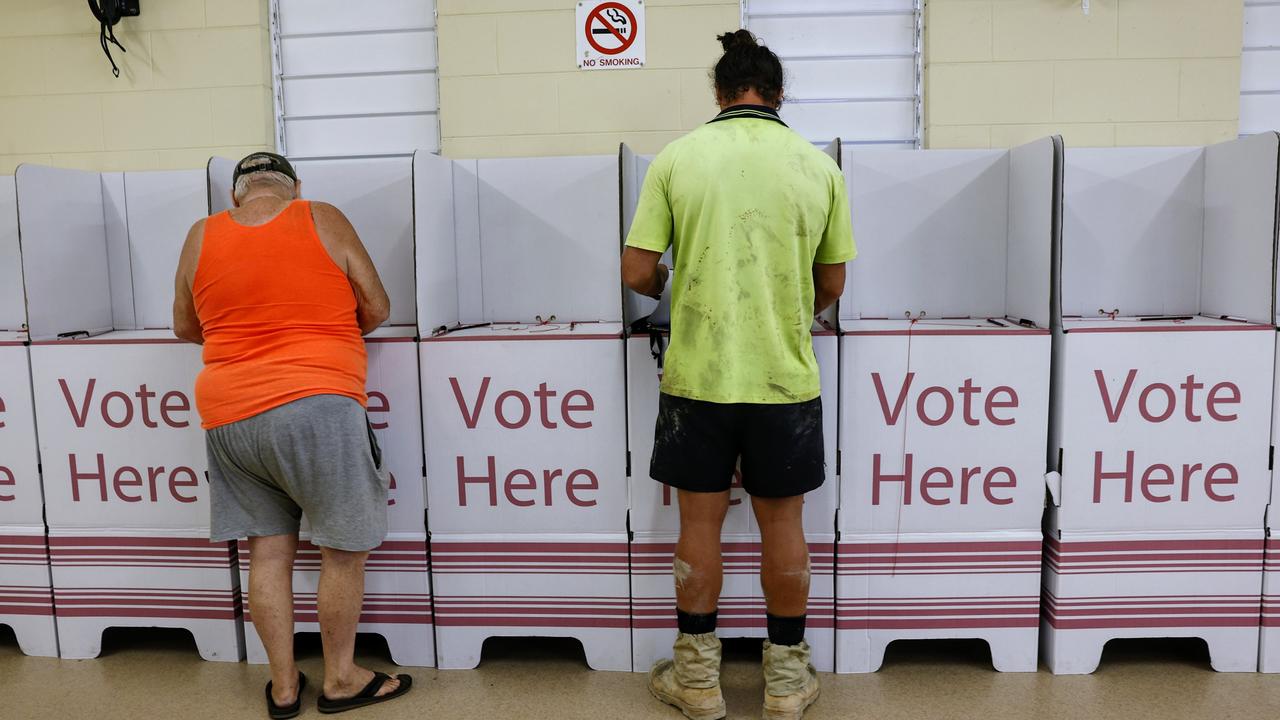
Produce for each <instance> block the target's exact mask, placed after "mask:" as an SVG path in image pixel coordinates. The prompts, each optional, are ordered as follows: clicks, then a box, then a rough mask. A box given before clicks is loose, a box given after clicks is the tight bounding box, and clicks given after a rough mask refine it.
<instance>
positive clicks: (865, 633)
mask: <svg viewBox="0 0 1280 720" xmlns="http://www.w3.org/2000/svg"><path fill="white" fill-rule="evenodd" d="M842 325H843V328H844V333H845V334H844V337H842V339H841V341H842V342H843V343H844V347H843V348H842V352H841V358H842V375H843V376H842V379H841V388H842V390H841V392H842V393H843V397H844V401H843V402H842V403H841V415H842V417H841V425H840V427H841V455H842V461H841V508H842V510H841V513H840V543H839V545H838V546H837V548H836V554H837V558H838V563H837V584H836V596H837V608H836V627H837V643H838V645H837V650H836V657H837V670H838V671H840V672H873V671H875V670H876V669H878V668H879V667H880V664H881V662H882V661H883V658H884V651H885V648H886V647H887V646H888V644H889V643H890V642H892V641H893V640H897V639H910V638H939V637H952V638H980V639H983V640H985V641H987V643H988V644H989V645H990V647H991V656H992V660H993V663H994V664H995V667H996V668H997V669H998V670H1002V671H1027V672H1032V671H1034V670H1035V669H1036V651H1037V639H1036V635H1037V626H1038V620H1037V615H1038V607H1039V583H1040V578H1039V572H1040V542H1041V538H1040V529H1039V526H1040V518H1041V514H1042V512H1043V509H1044V496H1045V486H1044V462H1045V438H1046V430H1047V420H1048V398H1049V387H1048V385H1049V355H1050V337H1049V333H1048V331H1047V330H1043V329H1038V328H1025V327H1019V326H1017V325H1014V324H1011V323H1008V322H1006V321H1003V320H1000V321H985V320H977V321H974V320H952V321H943V320H935V321H919V322H916V323H911V322H910V321H901V320H896V321H884V320H880V321H877V320H859V321H845V322H843V323H842Z"/></svg>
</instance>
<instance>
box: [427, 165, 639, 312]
mask: <svg viewBox="0 0 1280 720" xmlns="http://www.w3.org/2000/svg"><path fill="white" fill-rule="evenodd" d="M619 183H620V164H619V156H617V155H602V156H584V157H552V158H495V159H487V160H448V159H446V158H442V157H439V156H437V155H429V154H426V153H421V152H419V153H418V154H417V155H415V156H414V169H413V188H414V209H415V217H416V223H415V232H416V238H417V243H416V252H417V277H418V285H417V290H418V327H419V329H420V330H421V333H422V335H423V337H426V336H428V335H431V334H433V333H437V332H439V331H441V330H449V329H452V328H456V327H458V326H459V325H462V326H466V325H470V324H474V323H517V322H526V323H527V322H535V321H554V322H560V323H570V322H593V321H595V322H606V323H620V322H621V321H622V292H621V290H620V288H621V271H620V268H619V258H620V254H621V245H622V240H621V238H620V236H619V217H620V215H619V201H620V198H619V196H620V189H619Z"/></svg>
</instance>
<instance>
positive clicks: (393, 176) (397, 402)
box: [209, 158, 435, 667]
mask: <svg viewBox="0 0 1280 720" xmlns="http://www.w3.org/2000/svg"><path fill="white" fill-rule="evenodd" d="M234 167H235V164H234V162H233V161H231V160H226V159H222V158H215V159H214V160H212V161H211V162H210V164H209V198H210V203H211V209H212V211H213V212H221V211H223V210H226V209H228V208H230V207H231V190H232V187H231V178H232V172H233V169H234ZM295 169H296V170H297V172H298V177H299V179H300V180H301V181H302V194H303V197H304V198H309V199H315V200H319V201H324V202H327V203H330V204H332V205H334V206H335V207H337V208H338V209H340V210H341V211H342V212H343V213H344V214H345V215H346V216H347V217H348V219H350V220H351V223H352V226H353V227H355V229H356V232H357V233H358V234H359V235H360V239H361V241H362V242H363V243H364V245H365V247H366V249H367V250H368V251H369V255H370V257H371V258H372V259H373V262H374V265H375V266H377V269H378V276H379V277H380V278H381V279H382V282H383V285H384V286H385V287H386V290H387V295H388V296H389V297H390V298H391V317H390V319H389V320H388V323H387V325H386V326H384V327H382V328H379V329H378V330H375V331H374V332H373V333H371V334H370V335H369V336H368V337H367V338H366V340H365V343H366V347H367V350H368V355H369V376H368V381H367V386H368V392H369V405H368V411H369V420H370V423H371V425H372V427H373V430H374V433H375V435H376V436H377V438H378V443H379V446H380V447H381V449H382V453H383V470H384V471H385V472H386V473H387V481H388V482H389V483H390V495H389V499H388V507H387V515H388V528H389V531H388V534H387V539H386V541H385V542H384V543H383V544H382V545H381V546H379V547H378V548H376V549H375V550H374V551H373V552H372V553H370V556H369V560H368V563H367V565H366V574H365V596H364V609H363V611H362V613H361V616H360V624H359V626H358V628H357V631H358V632H362V633H373V634H378V635H382V636H383V637H384V638H385V639H386V641H387V647H388V649H389V650H390V652H391V657H392V658H393V659H394V660H395V661H396V663H397V664H399V665H402V666H417V667H430V666H434V665H435V638H434V633H433V628H432V603H431V587H430V576H429V575H428V559H427V558H428V554H427V534H426V525H425V522H424V509H425V507H426V498H425V484H424V480H423V472H422V471H423V467H422V414H421V407H420V404H419V403H420V393H419V386H418V350H417V344H416V337H417V325H416V318H417V305H416V302H415V293H414V267H413V262H414V259H413V177H412V163H411V161H410V160H409V159H408V158H387V159H373V160H331V161H306V162H299V163H297V164H296V166H295ZM309 537H310V532H309V529H308V527H307V525H306V521H305V517H304V523H303V530H302V542H301V543H300V544H299V551H298V560H297V563H296V565H295V566H294V620H295V623H296V625H295V628H296V630H297V631H298V632H318V631H319V629H320V626H319V621H318V617H317V607H316V593H317V589H318V587H319V579H320V550H319V548H317V547H316V546H314V545H312V544H311V543H310V541H309ZM239 560H240V578H241V580H240V585H241V588H242V590H243V592H244V598H245V615H246V619H248V620H249V621H250V622H249V623H247V624H246V625H245V645H246V650H247V651H248V659H249V662H251V663H265V662H267V655H266V650H265V648H263V646H262V641H261V639H260V638H259V637H258V633H257V631H256V630H254V628H253V624H252V619H253V618H252V613H250V611H249V606H248V592H249V560H250V553H249V548H248V543H246V542H244V541H241V542H240V544H239Z"/></svg>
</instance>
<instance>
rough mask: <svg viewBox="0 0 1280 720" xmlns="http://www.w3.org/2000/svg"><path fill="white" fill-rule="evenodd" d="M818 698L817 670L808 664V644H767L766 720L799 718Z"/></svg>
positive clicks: (765, 668)
mask: <svg viewBox="0 0 1280 720" xmlns="http://www.w3.org/2000/svg"><path fill="white" fill-rule="evenodd" d="M817 699H818V673H817V671H815V670H814V669H813V665H810V664H809V643H807V642H803V641H802V642H801V643H800V644H799V645H774V644H773V643H771V642H769V641H768V640H766V641H765V643H764V720H800V718H801V717H803V716H804V711H805V710H807V709H808V708H809V706H810V705H812V704H813V703H814V701H816V700H817Z"/></svg>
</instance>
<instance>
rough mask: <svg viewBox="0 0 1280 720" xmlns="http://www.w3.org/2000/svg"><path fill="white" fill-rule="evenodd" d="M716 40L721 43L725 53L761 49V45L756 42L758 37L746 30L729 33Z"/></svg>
mask: <svg viewBox="0 0 1280 720" xmlns="http://www.w3.org/2000/svg"><path fill="white" fill-rule="evenodd" d="M716 39H717V40H719V41H720V45H721V47H723V48H724V51H725V52H732V51H734V50H746V49H748V48H756V47H760V43H758V42H756V36H755V35H752V34H751V31H750V30H746V29H742V30H735V31H733V32H727V33H725V34H723V35H721V36H719V37H717V38H716Z"/></svg>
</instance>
